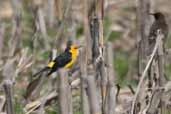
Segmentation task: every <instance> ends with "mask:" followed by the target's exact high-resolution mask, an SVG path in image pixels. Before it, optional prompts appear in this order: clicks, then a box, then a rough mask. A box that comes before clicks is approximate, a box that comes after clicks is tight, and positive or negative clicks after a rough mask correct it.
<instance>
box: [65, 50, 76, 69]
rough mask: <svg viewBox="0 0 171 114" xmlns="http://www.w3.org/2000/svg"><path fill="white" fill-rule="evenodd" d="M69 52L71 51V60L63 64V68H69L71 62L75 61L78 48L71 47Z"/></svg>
mask: <svg viewBox="0 0 171 114" xmlns="http://www.w3.org/2000/svg"><path fill="white" fill-rule="evenodd" d="M70 53H71V58H72V59H71V61H70V62H69V63H67V64H66V65H65V68H70V67H71V66H72V64H73V63H74V62H75V60H76V58H77V55H78V50H75V49H71V50H70Z"/></svg>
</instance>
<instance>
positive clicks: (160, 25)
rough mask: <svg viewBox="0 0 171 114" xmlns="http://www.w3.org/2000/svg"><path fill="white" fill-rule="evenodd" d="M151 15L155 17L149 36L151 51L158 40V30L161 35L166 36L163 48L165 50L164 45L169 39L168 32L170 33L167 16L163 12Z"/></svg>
mask: <svg viewBox="0 0 171 114" xmlns="http://www.w3.org/2000/svg"><path fill="white" fill-rule="evenodd" d="M150 15H152V16H153V17H154V22H153V24H152V25H151V27H150V32H149V36H148V40H149V45H150V49H153V47H154V45H155V42H156V38H157V32H158V30H160V31H161V33H162V34H163V35H164V38H163V48H164V50H165V46H164V45H165V43H166V40H167V37H168V32H169V28H168V25H167V22H166V19H165V16H164V14H163V13H161V12H156V13H150Z"/></svg>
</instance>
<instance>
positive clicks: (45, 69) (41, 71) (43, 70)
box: [33, 67, 50, 77]
mask: <svg viewBox="0 0 171 114" xmlns="http://www.w3.org/2000/svg"><path fill="white" fill-rule="evenodd" d="M48 70H50V68H49V67H45V68H43V69H42V70H40V71H39V72H37V73H36V74H34V75H33V77H36V76H37V75H40V74H41V73H43V72H45V71H48Z"/></svg>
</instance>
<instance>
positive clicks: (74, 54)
mask: <svg viewBox="0 0 171 114" xmlns="http://www.w3.org/2000/svg"><path fill="white" fill-rule="evenodd" d="M69 52H70V53H71V54H72V58H73V59H76V57H77V55H78V46H77V45H75V44H73V45H71V47H70V49H69Z"/></svg>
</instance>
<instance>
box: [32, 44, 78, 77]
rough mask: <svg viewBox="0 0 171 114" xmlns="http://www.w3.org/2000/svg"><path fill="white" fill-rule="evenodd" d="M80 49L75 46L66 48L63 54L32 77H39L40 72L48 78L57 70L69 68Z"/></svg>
mask: <svg viewBox="0 0 171 114" xmlns="http://www.w3.org/2000/svg"><path fill="white" fill-rule="evenodd" d="M80 47H81V46H77V45H75V44H73V45H70V46H68V47H67V48H66V49H65V51H64V52H63V53H61V54H60V55H59V56H57V57H56V58H55V59H54V60H52V61H50V62H49V63H48V64H47V66H46V67H45V68H43V69H42V70H40V71H39V72H37V73H36V74H34V75H33V76H37V75H40V74H42V72H48V73H47V76H49V75H51V74H52V73H54V72H55V71H57V70H58V69H59V68H70V67H71V66H72V65H73V64H74V62H75V60H76V58H77V56H78V52H79V48H80Z"/></svg>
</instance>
